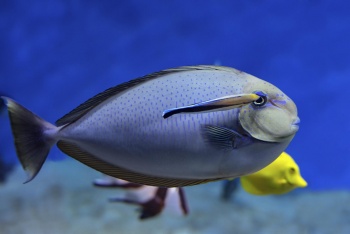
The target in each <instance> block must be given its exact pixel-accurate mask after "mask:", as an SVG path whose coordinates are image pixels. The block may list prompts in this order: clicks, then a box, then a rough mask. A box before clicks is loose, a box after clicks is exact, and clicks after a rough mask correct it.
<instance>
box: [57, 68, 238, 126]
mask: <svg viewBox="0 0 350 234" xmlns="http://www.w3.org/2000/svg"><path fill="white" fill-rule="evenodd" d="M195 70H222V71H231V72H232V71H234V72H238V71H237V70H235V69H233V68H229V67H222V66H210V65H199V66H183V67H177V68H172V69H167V70H162V71H159V72H155V73H152V74H149V75H146V76H143V77H140V78H137V79H134V80H130V81H128V82H125V83H122V84H120V85H117V86H114V87H112V88H109V89H107V90H105V91H103V92H101V93H99V94H97V95H95V96H94V97H92V98H90V99H88V100H87V101H86V102H84V103H82V104H80V105H79V106H78V107H76V108H75V109H73V110H72V111H71V112H69V113H68V114H66V115H65V116H63V117H62V118H60V119H59V120H57V121H56V125H57V126H62V125H65V124H69V123H72V122H74V121H76V120H78V119H80V118H81V117H82V116H84V115H85V114H86V113H88V112H89V111H90V110H91V109H93V108H94V107H96V106H98V105H99V104H100V103H102V102H104V101H105V100H107V99H108V98H110V97H112V96H114V95H116V94H118V93H121V92H123V91H125V90H128V89H130V88H133V87H135V86H137V85H140V84H142V83H144V82H147V81H149V80H153V79H156V78H159V77H162V76H165V75H169V74H172V73H177V72H183V71H195Z"/></svg>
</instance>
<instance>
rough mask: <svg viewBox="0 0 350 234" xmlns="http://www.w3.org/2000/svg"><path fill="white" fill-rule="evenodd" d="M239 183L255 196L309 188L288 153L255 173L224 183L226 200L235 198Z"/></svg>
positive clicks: (223, 193)
mask: <svg viewBox="0 0 350 234" xmlns="http://www.w3.org/2000/svg"><path fill="white" fill-rule="evenodd" d="M238 181H240V184H241V186H242V188H243V189H244V190H245V191H246V192H247V193H250V194H253V195H273V194H274V195H278V194H284V193H288V192H290V191H292V190H294V189H296V188H305V187H306V186H307V182H306V181H305V180H304V178H303V177H302V176H301V174H300V169H299V166H298V164H297V163H296V162H295V161H294V159H293V158H292V157H291V156H290V155H289V154H287V153H286V152H283V153H282V154H281V155H280V156H279V157H278V158H277V159H276V160H275V161H273V162H272V163H271V164H269V165H268V166H266V167H264V168H263V169H261V170H259V171H257V172H255V173H252V174H249V175H246V176H241V177H240V178H239V179H234V180H226V181H224V184H223V189H222V198H223V199H224V200H228V199H230V198H231V197H232V196H233V194H234V193H235V191H236V189H237V188H238Z"/></svg>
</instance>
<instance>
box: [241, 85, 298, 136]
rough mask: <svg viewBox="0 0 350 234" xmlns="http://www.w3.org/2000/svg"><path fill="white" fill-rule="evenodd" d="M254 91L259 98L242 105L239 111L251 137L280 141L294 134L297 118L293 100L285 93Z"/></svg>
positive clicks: (296, 128) (245, 128)
mask: <svg viewBox="0 0 350 234" xmlns="http://www.w3.org/2000/svg"><path fill="white" fill-rule="evenodd" d="M255 93H256V94H258V95H259V96H260V97H261V98H260V99H258V100H256V101H254V102H252V103H251V104H250V105H245V106H242V108H241V110H240V113H239V121H240V123H241V125H242V127H243V128H244V130H246V131H247V132H248V133H249V134H250V135H251V136H252V137H254V138H256V139H258V140H262V141H267V142H280V141H283V140H284V139H285V138H286V137H289V136H291V135H293V134H295V133H296V131H297V130H298V126H297V125H296V124H297V123H298V122H299V119H298V117H297V110H296V106H295V104H294V102H293V101H292V100H291V99H289V98H288V97H287V96H286V95H279V96H278V95H273V97H270V96H269V95H268V94H265V93H264V92H262V91H259V92H255ZM271 96H272V95H271Z"/></svg>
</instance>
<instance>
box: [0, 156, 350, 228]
mask: <svg viewBox="0 0 350 234" xmlns="http://www.w3.org/2000/svg"><path fill="white" fill-rule="evenodd" d="M98 177H101V174H100V173H98V172H96V171H94V170H92V169H90V168H88V167H86V166H84V165H82V164H79V163H78V162H75V161H73V160H65V161H62V162H47V163H46V164H45V165H44V167H43V169H42V171H41V172H40V174H39V175H38V176H37V178H36V179H35V180H34V181H32V182H30V183H28V184H25V185H23V184H22V182H23V181H24V179H25V175H24V172H23V171H22V169H21V168H19V167H18V168H16V170H15V171H14V173H13V174H12V175H11V176H10V178H9V180H8V182H7V183H6V184H4V185H0V199H1V203H0V214H1V215H0V233H1V234H2V233H4V234H24V233H30V234H33V233H35V234H41V233H45V234H46V233H50V234H55V233H59V234H62V233H74V234H76V233H84V234H90V233H91V234H96V233H104V234H108V233H120V234H123V233H128V234H130V233H135V234H136V233H152V234H157V233H169V234H173V233H174V234H175V233H177V234H186V233H198V234H199V233H200V234H206V233H208V234H209V233H215V234H219V233H223V234H225V233H266V234H271V233H285V234H287V233H293V234H294V233H299V234H302V233H315V234H322V233H337V234H340V233H344V234H345V233H346V234H348V233H350V222H349V220H350V192H349V191H332V192H311V191H308V190H307V189H304V190H300V191H298V192H294V193H291V194H289V195H285V196H266V197H257V196H252V195H249V194H247V193H245V192H244V191H242V190H241V189H239V190H238V192H237V193H236V194H235V197H234V198H233V199H232V200H231V201H229V202H223V201H221V200H220V199H219V194H220V190H221V185H222V184H221V183H211V184H205V185H199V186H194V187H187V188H185V191H186V195H187V200H188V203H189V207H190V214H189V215H188V216H186V217H183V216H176V215H167V214H163V215H161V216H159V217H157V218H155V219H150V220H146V221H139V220H138V218H137V216H138V214H137V213H136V207H134V206H130V205H125V204H119V203H118V204H116V203H108V202H107V198H109V197H113V196H116V195H118V194H119V195H122V194H123V192H122V191H121V190H117V189H100V188H95V187H93V186H92V183H91V182H92V180H93V179H95V178H98Z"/></svg>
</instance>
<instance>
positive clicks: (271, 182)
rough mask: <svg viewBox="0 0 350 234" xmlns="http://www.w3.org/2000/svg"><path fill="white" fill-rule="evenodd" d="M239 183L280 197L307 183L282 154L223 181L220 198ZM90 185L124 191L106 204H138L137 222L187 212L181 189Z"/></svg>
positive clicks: (112, 182) (112, 181)
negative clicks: (168, 212) (244, 173)
mask: <svg viewBox="0 0 350 234" xmlns="http://www.w3.org/2000/svg"><path fill="white" fill-rule="evenodd" d="M239 180H240V182H241V186H242V188H243V189H244V190H245V191H246V192H247V193H250V194H253V195H280V194H285V193H288V192H290V191H292V190H293V189H295V188H304V187H306V186H307V182H306V181H305V180H304V179H303V178H302V177H301V175H300V170H299V167H298V165H297V164H296V162H295V161H294V160H293V158H292V157H291V156H290V155H289V154H287V153H286V152H283V153H282V154H281V155H280V156H279V157H278V158H277V159H276V160H274V161H273V162H272V163H271V164H269V165H268V166H266V167H265V168H263V169H261V170H260V171H258V172H255V173H253V174H250V175H246V176H242V177H240V178H239V179H233V180H226V181H225V182H224V186H223V189H222V199H224V200H226V201H227V200H229V199H230V198H231V197H232V196H233V195H234V193H235V192H236V191H237V188H238V187H239V185H238V181H239ZM93 184H94V185H95V186H97V187H104V188H120V189H124V190H125V191H126V192H125V194H124V196H123V197H114V198H110V199H109V201H111V202H122V203H127V204H133V205H138V206H139V207H140V209H139V212H140V216H139V218H140V219H147V218H153V217H156V216H158V215H159V214H161V213H163V210H170V211H171V213H177V214H182V215H187V214H188V212H189V211H188V205H187V202H186V198H185V192H184V189H183V188H181V187H180V188H162V187H154V186H147V185H140V184H135V183H131V182H128V181H125V180H121V179H117V178H114V177H111V176H104V177H103V178H100V179H96V180H94V182H93ZM165 213H166V212H165Z"/></svg>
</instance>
